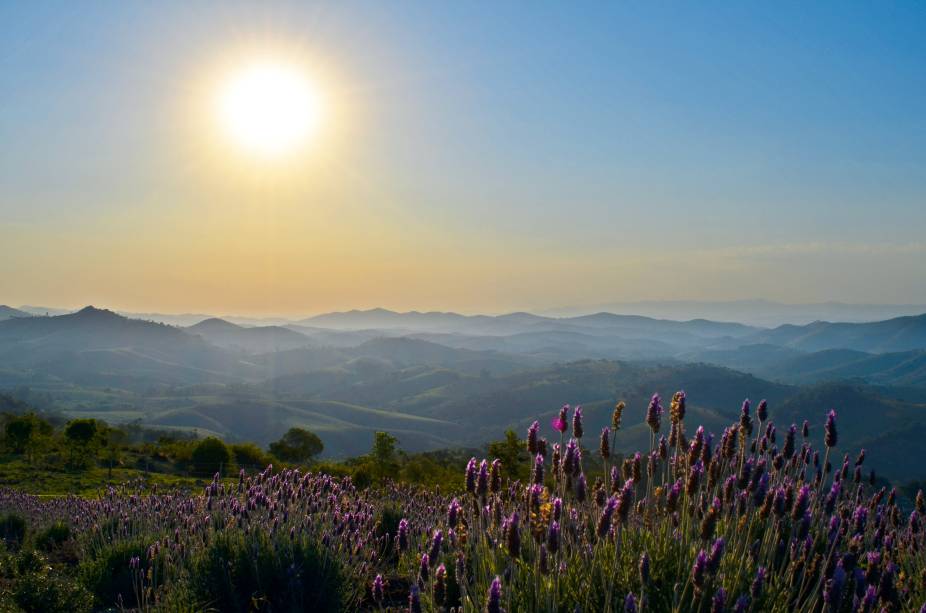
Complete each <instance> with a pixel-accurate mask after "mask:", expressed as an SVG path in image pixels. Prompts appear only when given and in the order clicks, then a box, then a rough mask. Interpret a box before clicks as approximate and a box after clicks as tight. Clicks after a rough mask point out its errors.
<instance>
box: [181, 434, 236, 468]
mask: <svg viewBox="0 0 926 613" xmlns="http://www.w3.org/2000/svg"><path fill="white" fill-rule="evenodd" d="M190 459H191V461H192V462H193V474H195V475H198V476H201V477H211V476H212V475H214V474H215V473H217V472H222V471H223V470H224V471H225V472H228V469H229V468H230V466H231V463H232V453H231V450H230V449H229V448H228V445H226V444H225V443H223V442H222V441H221V440H219V439H217V438H215V437H214V436H210V437H208V438H204V439H203V440H201V441H199V443H197V444H196V447H194V448H193V454H192V456H191V458H190Z"/></svg>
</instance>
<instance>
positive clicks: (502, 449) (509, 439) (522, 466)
mask: <svg viewBox="0 0 926 613" xmlns="http://www.w3.org/2000/svg"><path fill="white" fill-rule="evenodd" d="M489 456H490V457H493V458H498V459H499V460H501V461H502V470H503V471H505V472H506V473H507V475H508V476H509V477H510V478H512V479H521V478H524V477H526V476H527V474H528V470H527V467H528V466H529V464H527V461H528V460H529V459H530V458H529V456H528V454H527V450H526V448H525V445H524V441H523V440H521V439H519V438H518V435H517V434H516V433H515V431H514V430H510V429H509V430H507V431H506V432H505V440H503V441H494V442H491V443H489Z"/></svg>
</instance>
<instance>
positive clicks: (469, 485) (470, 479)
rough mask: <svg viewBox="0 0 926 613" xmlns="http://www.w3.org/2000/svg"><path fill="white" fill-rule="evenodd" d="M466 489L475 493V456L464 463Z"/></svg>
mask: <svg viewBox="0 0 926 613" xmlns="http://www.w3.org/2000/svg"><path fill="white" fill-rule="evenodd" d="M466 491H467V492H469V493H470V494H474V493H476V458H470V459H469V462H468V463H467V464H466Z"/></svg>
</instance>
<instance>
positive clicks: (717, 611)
mask: <svg viewBox="0 0 926 613" xmlns="http://www.w3.org/2000/svg"><path fill="white" fill-rule="evenodd" d="M726 610H727V592H726V590H724V589H723V588H722V587H721V588H718V589H717V591H716V592H715V593H714V598H712V599H711V613H724V611H726Z"/></svg>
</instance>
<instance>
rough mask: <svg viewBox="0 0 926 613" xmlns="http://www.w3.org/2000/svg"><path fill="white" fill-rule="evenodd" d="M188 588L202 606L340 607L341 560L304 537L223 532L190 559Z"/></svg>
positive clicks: (235, 609)
mask: <svg viewBox="0 0 926 613" xmlns="http://www.w3.org/2000/svg"><path fill="white" fill-rule="evenodd" d="M189 577H190V578H189V586H188V587H189V591H190V595H191V597H192V599H193V601H194V602H196V603H199V604H201V605H203V606H204V608H208V609H215V610H218V611H228V612H245V611H253V610H255V609H258V610H267V611H309V610H311V611H340V610H341V609H342V608H343V598H344V594H343V590H345V589H347V586H346V584H345V581H344V578H343V571H342V569H341V565H340V563H339V562H338V561H337V560H336V559H334V558H332V557H331V556H329V555H328V554H327V553H326V552H325V551H324V550H323V549H322V548H321V546H320V545H319V544H318V543H315V542H313V541H311V540H308V539H305V538H296V539H295V540H294V541H290V539H289V538H288V535H287V536H283V535H278V537H277V538H276V539H275V540H274V539H273V538H272V537H271V538H268V537H267V536H266V535H262V534H253V533H252V534H250V535H246V536H245V535H242V534H241V533H231V532H221V533H218V534H216V536H215V539H214V540H213V541H212V542H210V543H209V545H208V546H207V547H206V549H205V550H204V551H203V552H202V553H201V554H199V555H198V556H197V557H196V558H195V559H193V560H192V562H191V572H190V575H189Z"/></svg>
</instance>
